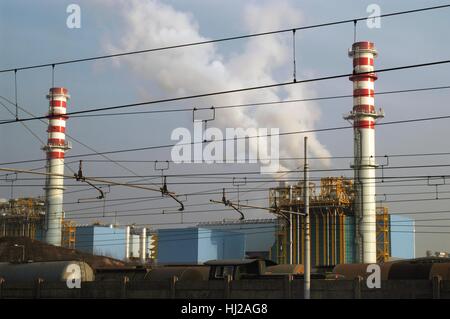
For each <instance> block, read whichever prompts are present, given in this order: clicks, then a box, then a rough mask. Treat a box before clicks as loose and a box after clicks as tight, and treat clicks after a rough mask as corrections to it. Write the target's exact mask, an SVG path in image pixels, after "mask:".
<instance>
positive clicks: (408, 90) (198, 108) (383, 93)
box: [71, 86, 450, 118]
mask: <svg viewBox="0 0 450 319" xmlns="http://www.w3.org/2000/svg"><path fill="white" fill-rule="evenodd" d="M445 89H450V86H435V87H427V88H415V89H405V90H395V91H382V92H376V93H375V95H388V94H400V93H413V92H424V91H435V90H445ZM343 98H353V94H346V95H334V96H324V97H315V98H306V99H291V100H283V101H270V102H259V103H246V104H231V105H223V106H214V109H215V110H221V109H234V108H245V107H261V106H272V105H284V104H290V103H300V102H314V101H324V100H337V99H343ZM143 105H145V104H143ZM195 109H196V110H210V109H211V107H195ZM192 111H193V108H189V109H187V108H178V109H164V110H153V111H135V112H120V113H103V114H84V115H72V116H71V117H72V118H83V117H103V116H124V115H140V114H155V113H173V112H192Z"/></svg>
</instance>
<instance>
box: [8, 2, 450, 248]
mask: <svg viewBox="0 0 450 319" xmlns="http://www.w3.org/2000/svg"><path fill="white" fill-rule="evenodd" d="M71 3H76V4H78V5H80V8H81V28H80V29H69V28H67V26H66V19H67V16H68V14H67V13H66V8H67V6H68V5H69V4H71ZM124 3H125V2H123V1H101V0H96V1H77V2H75V1H56V0H54V1H50V0H49V1H44V0H42V1H25V0H19V1H12V0H4V1H2V2H0V43H1V44H2V45H1V50H0V69H4V68H14V67H19V66H26V65H33V64H40V63H48V62H54V61H61V60H67V59H74V58H82V57H89V56H93V55H102V54H107V53H112V52H121V51H126V50H127V49H145V48H148V47H149V46H151V45H153V44H155V43H159V42H158V39H157V38H156V36H157V35H158V34H159V32H161V30H163V29H164V28H165V27H169V26H170V27H172V28H174V30H176V36H175V37H174V41H175V43H180V42H189V41H190V40H191V39H192V38H196V37H201V38H205V39H212V38H220V37H226V36H233V35H239V34H245V33H248V32H250V31H252V30H253V29H257V30H259V31H263V30H267V31H268V30H272V29H273V27H274V26H276V27H277V28H291V27H297V26H301V25H310V24H317V23H323V22H328V21H334V20H340V19H350V18H355V17H362V16H365V15H366V14H367V13H366V8H367V6H368V5H369V4H373V3H375V4H378V5H379V6H380V8H381V13H388V12H393V11H401V10H408V9H415V8H420V7H426V6H432V5H439V4H442V3H443V1H416V0H410V1H387V0H386V1H377V2H374V1H349V0H347V1H339V5H337V2H330V1H324V0H314V1H312V0H310V1H284V2H277V1H235V0H233V1H216V0H213V1H200V0H198V1H158V2H154V1H145V0H141V1H137V0H136V1H130V2H129V3H132V4H134V6H132V5H131V4H124ZM149 3H151V4H152V5H154V6H155V8H160V9H161V11H158V10H157V11H156V12H152V11H151V10H149V9H145V8H146V5H148V4H149ZM152 8H153V7H152ZM280 8H281V9H280ZM258 10H261V11H258ZM164 12H167V14H168V16H166V17H161V15H160V13H161V14H162V13H164ZM252 12H253V13H254V12H258V13H259V14H257V15H256V17H255V16H254V15H252ZM175 13H176V14H177V15H178V16H177V15H175ZM170 14H174V16H176V17H178V18H179V19H180V21H175V22H174V21H170V17H172V16H171V15H170ZM449 15H450V9H442V10H438V11H430V12H424V13H418V14H412V15H405V16H399V17H392V18H386V19H383V20H382V21H381V28H379V29H369V28H367V26H366V25H365V23H363V22H361V23H358V26H357V38H358V40H370V41H373V42H375V44H376V47H377V49H378V51H379V57H378V58H377V59H376V61H375V63H376V67H377V68H387V67H393V66H399V65H407V64H414V63H422V62H429V61H434V60H440V59H448V58H449V56H450V45H449V44H448V41H445V39H446V33H445V32H446V31H445V30H449V29H450V19H449ZM184 19H186V21H185V22H183V23H182V21H181V20H183V21H184ZM155 21H158V23H156V22H155ZM169 29H170V28H169ZM139 30H141V31H142V30H145V32H139ZM147 31H148V33H147ZM153 31H154V33H153ZM183 32H187V33H186V34H187V37H186V38H184V37H183V34H184V33H183ZM290 36H291V35H290V34H287V35H282V36H279V37H276V38H273V39H265V38H261V39H256V40H239V41H232V42H226V43H221V44H218V45H214V46H210V47H208V48H207V49H203V48H199V49H190V48H187V49H183V50H184V51H177V52H171V53H168V52H161V53H157V54H146V55H141V56H138V57H128V58H117V59H111V60H102V61H95V62H86V63H78V64H71V65H64V66H57V67H56V72H55V83H56V85H57V86H64V87H67V88H68V89H69V91H70V93H71V96H72V98H71V101H70V104H69V107H70V110H71V111H78V110H83V109H86V108H90V107H103V106H110V105H118V104H123V103H132V102H136V101H143V100H151V99H154V98H165V97H173V96H176V95H179V94H180V93H192V92H199V91H200V92H210V91H214V90H217V89H220V88H221V87H222V86H224V85H225V86H227V87H236V86H237V87H239V86H251V85H258V84H267V83H268V82H270V81H273V82H281V81H288V80H291V79H292V64H291V57H290V56H289V54H290V53H291V51H290V50H291V48H290ZM269 40H271V41H272V42H270V41H269ZM296 40H297V46H296V52H297V55H296V59H297V72H298V79H305V78H311V77H319V76H325V75H333V74H341V73H349V72H350V71H351V67H352V64H351V60H350V59H349V58H348V56H347V50H348V48H349V47H350V46H351V43H352V42H353V27H352V25H350V24H347V25H340V26H334V27H327V28H320V29H314V30H306V31H303V32H298V33H297V38H296ZM176 41H178V42H176ZM268 52H269V53H268ZM283 54H285V55H286V56H284V58H279V59H278V57H279V56H282V55H283ZM203 58H205V61H202V59H203ZM212 61H216V62H217V63H218V64H220V65H221V66H223V69H224V70H225V71H223V70H222V69H220V70H217V68H215V67H214V64H213V63H212ZM163 64H164V65H163ZM165 64H167V65H165ZM212 71H217V72H218V73H217V76H215V75H214V74H212V73H211V72H212ZM222 71H223V72H222ZM449 71H450V66H448V65H441V66H438V67H430V68H424V69H417V70H407V71H399V72H392V73H383V74H380V76H379V80H378V81H377V82H376V90H377V91H390V90H398V89H409V88H416V87H429V86H440V85H449V81H450V79H449V77H448V74H449ZM164 72H166V73H167V74H166V79H168V81H169V82H171V83H174V84H173V86H170V85H168V84H167V83H166V82H164V77H163V75H164ZM224 74H225V75H224ZM194 75H196V76H197V77H195V76H194ZM196 80H197V81H198V83H192V82H196ZM50 85H51V72H50V70H49V69H48V68H42V69H34V70H27V71H23V72H19V73H18V102H19V104H20V105H21V106H22V107H24V108H26V109H27V110H29V111H30V112H32V113H34V114H36V115H44V114H45V112H46V111H47V101H46V99H45V94H46V92H47V91H48V88H49V87H50ZM351 88H352V87H351V82H349V81H348V80H347V79H339V80H333V81H325V82H317V83H312V84H308V85H298V86H296V87H295V88H294V89H292V90H290V91H285V90H274V91H271V92H262V93H258V94H248V95H245V94H242V95H239V96H233V97H230V98H216V99H197V100H195V101H183V102H180V103H170V104H161V105H157V106H152V108H154V109H164V108H167V107H173V108H177V107H185V108H190V109H191V108H193V107H195V106H197V107H198V106H200V107H201V106H209V105H211V104H212V103H214V104H216V105H224V104H227V103H230V102H231V103H233V102H235V101H239V102H240V101H244V102H250V101H256V102H258V101H265V100H267V99H268V98H273V99H283V98H286V97H314V96H328V95H335V94H338V95H340V94H350V93H351ZM0 94H1V95H2V96H4V97H7V98H9V99H14V82H13V75H12V74H11V73H2V74H0ZM448 94H449V92H448V91H447V90H442V91H434V92H423V93H411V94H398V95H386V96H379V97H377V99H376V104H377V107H382V108H383V109H384V110H385V112H386V118H385V120H384V121H391V120H392V121H394V120H400V119H405V118H417V117H428V116H439V115H447V114H448V107H447V101H448ZM351 107H352V106H351V100H349V99H343V100H331V101H323V102H315V103H310V104H308V105H291V106H288V107H284V106H279V107H276V108H277V109H275V111H276V112H277V115H279V116H280V119H279V121H280V122H281V123H284V124H285V125H283V127H280V131H289V130H295V128H297V127H298V130H301V129H302V128H305V127H314V128H325V127H335V126H343V125H345V124H346V122H345V121H344V120H343V119H342V115H343V114H344V113H346V112H348V111H350V110H351ZM143 109H145V110H148V109H150V107H145V106H144V107H141V108H133V109H130V110H133V111H135V110H143ZM270 109H271V108H264V109H261V111H249V112H248V113H243V114H240V113H239V115H237V114H238V113H233V111H221V112H218V114H217V117H218V119H217V121H216V123H214V122H211V123H210V124H211V125H217V126H218V127H225V126H226V125H227V124H228V123H231V124H233V125H238V124H239V125H254V124H255V123H256V124H259V125H263V124H266V125H270V124H271V122H270V119H271V118H273V114H272V113H270ZM275 111H274V108H272V112H275ZM253 112H255V113H253ZM21 115H23V113H21ZM191 116H192V114H191V113H189V112H186V113H171V114H167V113H166V114H164V113H163V114H152V115H142V116H125V117H105V118H100V117H98V118H97V117H93V118H73V119H70V120H69V122H68V133H69V134H70V135H71V136H73V137H75V138H77V139H78V140H80V141H82V142H83V143H85V144H88V145H89V146H90V147H92V148H94V149H95V150H98V151H108V150H115V149H123V148H133V147H142V146H150V145H160V144H166V143H170V142H171V141H170V133H171V132H172V130H173V129H175V128H177V127H187V128H192V118H191ZM240 116H242V118H241V117H240ZM0 118H1V119H8V118H10V114H9V113H8V112H7V111H6V110H4V109H3V108H1V109H0ZM27 125H28V126H29V127H30V128H31V129H32V130H33V131H35V132H36V133H37V134H38V135H39V136H40V137H41V138H42V139H44V140H45V139H46V132H45V130H46V126H45V125H44V124H42V123H39V122H37V121H33V122H29V123H28V124H27ZM276 125H277V124H275V126H276ZM376 135H377V145H376V148H377V154H378V155H384V154H404V153H430V152H447V151H449V146H450V145H449V141H448V139H447V138H446V137H447V136H448V135H449V129H448V122H447V121H446V120H443V121H433V122H425V123H416V124H412V125H411V124H409V125H395V126H383V127H381V126H380V127H379V128H378V129H377V133H376ZM314 138H316V139H317V143H318V145H317V147H316V149H317V152H328V153H329V154H331V155H332V156H342V155H351V154H352V153H353V150H352V149H353V145H352V132H351V130H346V131H340V132H336V133H320V134H317V135H315V136H314ZM282 143H284V146H283V148H284V149H285V150H286V154H290V155H296V156H301V149H302V148H301V137H300V136H298V137H297V139H295V138H292V139H289V140H287V141H286V142H283V141H282ZM297 143H298V147H297ZM319 144H320V145H319ZM0 146H1V149H2V150H3V152H0V162H9V161H18V160H24V159H30V158H31V159H39V158H43V153H42V151H41V150H40V148H39V146H40V145H39V142H38V141H37V140H36V139H35V138H34V137H33V136H32V135H30V134H29V132H27V131H26V130H25V129H24V127H23V126H22V125H20V124H9V125H2V126H0ZM73 146H74V147H73V149H72V150H71V151H70V154H80V153H86V152H90V151H89V150H87V149H86V148H84V147H83V146H82V145H79V144H77V143H76V142H73ZM296 149H298V151H296ZM318 154H319V153H318ZM169 156H170V152H169V150H153V151H145V152H135V153H127V154H118V155H111V158H115V159H133V160H135V159H145V160H157V159H158V160H165V159H168V158H169ZM437 163H440V164H442V163H444V164H445V163H449V157H448V156H442V157H417V158H411V157H409V158H395V159H394V158H392V159H391V161H390V164H391V166H402V165H421V164H437ZM291 164H292V165H294V164H297V166H299V165H300V164H301V163H291ZM349 164H350V160H348V159H346V160H336V161H333V162H331V163H330V167H332V168H348V167H349ZM40 165H41V163H37V164H36V163H33V166H32V167H38V166H40ZM127 165H128V167H129V168H130V169H132V170H134V171H136V172H137V173H138V175H150V174H155V173H157V172H155V171H154V170H153V164H127ZM314 165H316V167H322V166H321V165H323V163H317V164H316V163H312V166H313V168H314ZM69 166H70V167H72V168H73V169H76V166H77V164H76V163H73V164H69ZM17 167H23V168H30V166H29V165H17ZM85 170H86V174H88V175H97V176H102V175H109V176H110V175H129V172H126V171H124V170H123V169H122V168H120V167H118V166H116V165H114V164H111V163H101V164H100V163H89V164H86V165H85ZM205 170H207V171H211V172H212V171H220V170H223V171H227V170H232V171H255V170H258V166H257V165H250V164H246V165H230V166H226V167H218V168H217V167H208V166H205V165H197V166H196V165H188V166H176V167H171V169H170V172H169V173H173V174H175V173H186V172H200V171H205ZM338 174H339V175H340V174H344V175H347V176H349V177H351V176H352V172H351V171H337V172H336V175H338ZM386 174H392V175H397V176H398V175H438V174H447V170H446V169H445V168H435V169H415V170H412V169H408V170H406V169H402V170H390V171H386ZM317 175H318V174H317ZM22 177H24V176H22ZM231 178H232V177H230V179H231ZM177 181H181V180H177ZM35 182H38V181H35ZM154 182H156V183H159V179H156V180H154ZM22 183H25V182H22ZM226 183H227V184H226V186H225V187H230V188H232V187H233V186H232V183H230V180H226ZM1 184H3V185H8V184H7V183H6V182H1ZM265 186H267V185H265ZM171 187H172V189H174V190H176V191H178V192H187V191H192V190H198V191H202V190H205V189H206V190H208V189H211V188H220V187H222V186H221V185H218V184H215V185H212V186H211V185H209V186H199V185H197V186H186V185H173V186H171ZM73 189H79V187H78V188H75V187H69V188H68V190H73ZM440 190H441V191H444V192H445V191H448V190H449V189H448V186H442V187H441V188H440ZM433 191H434V188H433V187H426V186H422V187H404V188H401V187H385V186H384V185H383V187H381V188H379V191H378V193H380V194H382V193H386V194H398V193H404V192H433ZM9 192H10V188H9V187H5V186H3V187H0V197H9ZM14 193H15V196H29V195H36V196H37V195H42V193H43V191H42V189H41V188H40V187H16V188H15V190H14ZM81 194H83V196H84V195H86V197H92V195H93V194H92V192H91V193H90V192H89V191H87V192H85V193H81ZM146 194H147V193H145V192H141V191H139V192H136V191H135V190H129V189H118V188H117V189H114V190H113V191H112V192H111V194H110V195H108V196H109V198H110V199H113V198H122V197H127V196H134V197H137V196H146ZM264 194H265V193H264V192H260V193H253V194H247V195H241V198H256V197H259V198H260V197H263V196H264ZM153 195H154V194H152V195H150V196H153ZM80 197H81V195H79V194H77V195H69V196H66V197H65V200H66V201H67V202H76V201H77V200H78V199H79V198H80ZM210 197H211V196H204V197H200V198H190V199H189V200H188V202H189V203H204V202H207V201H209V199H210ZM215 197H216V198H215V199H219V197H220V195H215ZM441 197H450V196H446V195H445V193H443V194H442V195H441ZM380 198H382V196H381V197H380ZM415 198H430V199H433V198H434V194H421V195H388V196H387V200H388V201H394V202H392V203H389V208H390V211H391V212H392V213H395V212H405V213H406V212H416V211H427V210H428V211H435V210H445V209H447V207H448V201H446V200H438V201H417V202H409V203H408V202H395V201H397V200H408V199H415ZM253 203H255V204H259V205H266V204H267V203H266V201H264V200H260V201H254V202H253ZM94 204H95V203H94ZM94 204H92V203H90V204H89V205H87V204H86V205H85V206H84V207H88V206H101V203H100V204H99V205H94ZM163 206H173V202H171V201H170V200H169V199H163V200H158V201H156V202H150V203H138V204H133V205H129V206H118V207H111V208H110V209H109V211H111V212H113V211H117V213H118V216H119V217H118V220H119V222H121V223H128V222H135V223H148V224H152V223H164V222H169V221H174V222H178V221H180V216H178V215H172V216H169V217H167V216H160V215H157V216H150V217H149V216H132V217H128V218H125V217H120V215H121V214H126V209H138V208H146V207H163ZM65 207H66V210H68V211H70V210H73V209H81V208H83V206H82V205H75V204H68V205H66V206H65ZM198 208H199V209H205V208H206V207H205V206H203V208H202V207H198ZM214 208H215V209H218V208H219V206H214ZM220 208H221V207H220ZM99 210H101V209H90V210H86V211H87V212H90V213H98V211H99ZM107 211H108V210H107ZM152 212H154V213H158V212H161V210H154V211H152ZM140 213H142V212H140ZM74 214H75V213H74ZM248 214H249V216H251V217H264V216H266V215H265V214H263V213H261V212H258V211H250V212H249V213H248ZM185 215H186V216H184V221H204V220H218V219H223V218H232V217H234V214H233V213H232V212H220V213H216V214H205V213H199V214H195V213H192V214H185ZM69 216H70V214H69ZM74 216H75V215H74ZM76 216H79V215H76ZM109 216H110V215H109ZM410 216H411V217H414V218H415V219H417V220H419V221H417V222H416V224H417V225H433V227H429V228H420V229H418V230H423V231H424V232H425V231H426V232H433V231H435V230H436V231H450V229H449V228H448V226H450V220H449V221H439V222H429V221H427V220H428V219H430V218H440V219H445V218H448V214H428V215H426V214H423V215H419V214H413V215H410ZM424 219H426V220H425V221H420V220H424ZM100 220H102V221H106V222H111V221H112V218H106V219H100ZM89 221H92V220H89V219H82V220H80V222H83V223H85V222H89ZM447 225H448V226H447ZM436 226H442V227H436ZM449 239H450V234H436V233H435V234H428V233H423V234H418V235H417V241H416V242H417V255H418V256H420V255H423V254H424V253H425V250H426V249H432V250H450V240H449Z"/></svg>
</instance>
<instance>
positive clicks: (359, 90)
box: [344, 41, 384, 263]
mask: <svg viewBox="0 0 450 319" xmlns="http://www.w3.org/2000/svg"><path fill="white" fill-rule="evenodd" d="M377 55H378V54H377V51H376V50H375V46H374V44H373V43H372V42H368V41H364V42H355V43H353V45H352V49H351V50H350V51H349V57H351V58H353V75H352V76H350V81H352V82H353V110H352V111H351V112H350V113H349V114H348V115H346V116H345V117H344V118H345V119H346V120H349V121H352V122H353V132H354V137H353V143H354V146H353V148H354V163H353V165H352V168H353V169H354V184H355V195H356V197H355V204H354V211H355V226H356V229H355V249H356V250H355V251H356V255H355V257H356V262H362V263H376V262H377V248H376V247H377V241H376V237H377V236H376V202H375V185H376V179H375V170H376V167H377V164H376V162H375V159H376V157H375V122H376V120H377V119H378V118H382V117H384V113H383V112H382V110H381V109H380V111H379V112H377V111H376V110H375V98H374V96H375V88H374V84H375V81H376V80H377V75H376V74H375V72H374V58H375V57H377Z"/></svg>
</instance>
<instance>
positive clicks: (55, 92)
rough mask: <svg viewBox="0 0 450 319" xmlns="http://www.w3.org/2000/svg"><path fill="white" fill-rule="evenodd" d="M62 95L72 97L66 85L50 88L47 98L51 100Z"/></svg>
mask: <svg viewBox="0 0 450 319" xmlns="http://www.w3.org/2000/svg"><path fill="white" fill-rule="evenodd" d="M61 96H63V97H65V98H66V99H70V94H69V90H68V89H66V88H65V87H53V88H50V89H49V90H48V94H47V99H49V100H51V99H52V98H55V97H61Z"/></svg>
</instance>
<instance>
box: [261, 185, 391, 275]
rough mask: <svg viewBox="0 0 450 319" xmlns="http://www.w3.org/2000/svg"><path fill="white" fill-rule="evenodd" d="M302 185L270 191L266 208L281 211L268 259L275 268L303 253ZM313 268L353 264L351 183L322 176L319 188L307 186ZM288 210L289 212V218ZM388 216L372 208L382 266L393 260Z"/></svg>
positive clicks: (297, 261) (299, 261) (295, 260)
mask: <svg viewBox="0 0 450 319" xmlns="http://www.w3.org/2000/svg"><path fill="white" fill-rule="evenodd" d="M304 191H305V190H304V186H303V181H299V182H298V183H296V184H294V185H285V184H282V185H280V186H278V187H274V188H271V189H270V191H269V205H270V207H272V208H279V209H281V210H282V211H283V213H282V212H280V213H279V215H280V217H279V218H278V219H277V223H276V230H275V243H274V245H273V246H272V248H271V250H270V257H269V258H270V259H272V260H273V261H275V262H277V263H279V264H303V263H304V260H303V258H304V251H305V241H304V238H305V217H304V216H302V215H299V214H296V213H301V212H303V211H304V207H305V206H304V197H303V196H304ZM309 194H310V200H309V210H310V236H311V267H313V268H315V269H318V268H327V267H332V266H335V265H337V264H348V263H355V262H356V256H357V252H356V249H355V237H356V223H357V219H356V215H355V209H354V208H355V200H356V194H355V189H354V184H353V181H352V180H351V179H347V178H345V177H324V178H322V179H321V181H320V187H317V186H316V184H315V183H312V182H310V183H309ZM286 211H290V212H292V214H289V213H287V212H286ZM390 222H391V221H390V215H389V213H388V210H387V208H386V207H381V206H380V207H377V208H376V223H375V224H374V225H375V236H376V247H375V250H376V259H377V262H384V261H387V260H388V259H389V257H390V256H391V232H390Z"/></svg>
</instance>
